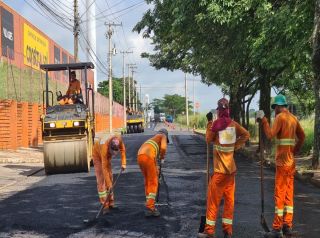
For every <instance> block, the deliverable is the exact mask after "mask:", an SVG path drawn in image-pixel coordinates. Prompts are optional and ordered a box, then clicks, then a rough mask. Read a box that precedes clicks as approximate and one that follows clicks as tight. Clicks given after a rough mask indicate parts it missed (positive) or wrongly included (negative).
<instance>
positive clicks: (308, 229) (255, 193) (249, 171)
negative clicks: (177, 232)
mask: <svg viewBox="0 0 320 238" xmlns="http://www.w3.org/2000/svg"><path fill="white" fill-rule="evenodd" d="M191 137H192V138H193V140H194V142H192V139H191ZM191 137H190V136H189V137H181V136H178V137H177V141H178V143H179V147H178V148H179V149H180V151H182V152H183V153H184V154H185V156H186V157H188V156H192V157H194V159H197V157H196V156H195V155H196V154H197V153H203V151H205V148H206V147H205V142H204V139H203V138H202V137H198V136H191ZM201 141H202V142H201ZM192 143H194V146H192ZM201 145H202V147H201ZM192 148H194V149H192ZM202 159H204V155H203V156H202ZM235 159H236V163H237V168H238V170H237V174H236V192H235V211H234V221H233V222H234V223H233V228H234V234H235V237H261V234H262V228H261V226H260V214H261V196H260V192H261V190H260V166H259V163H257V162H253V161H251V160H249V159H247V158H243V157H241V156H239V155H237V156H236V158H235ZM210 165H211V166H212V161H211V162H210ZM211 170H212V168H211ZM264 173H265V181H264V183H265V217H266V219H267V222H268V224H269V227H270V228H272V221H273V216H274V199H273V194H274V176H275V173H274V171H273V170H272V169H264ZM181 199H182V198H181ZM222 204H223V202H222ZM319 205H320V193H319V189H318V188H316V187H314V186H312V185H310V184H307V183H302V182H300V181H295V213H294V229H295V230H297V231H298V232H299V234H300V237H311V238H313V237H314V238H316V237H319V235H318V234H319V229H320V228H319V225H318V221H319V218H320V207H319ZM204 207H205V205H204ZM204 213H205V209H203V211H202V214H204ZM221 214H222V206H220V213H219V218H218V225H217V234H221V233H222V231H221ZM218 237H219V236H218Z"/></svg>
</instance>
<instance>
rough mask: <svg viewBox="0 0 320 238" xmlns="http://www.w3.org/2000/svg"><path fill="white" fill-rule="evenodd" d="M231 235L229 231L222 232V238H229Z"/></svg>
mask: <svg viewBox="0 0 320 238" xmlns="http://www.w3.org/2000/svg"><path fill="white" fill-rule="evenodd" d="M231 237H232V235H231V234H229V233H224V238H231Z"/></svg>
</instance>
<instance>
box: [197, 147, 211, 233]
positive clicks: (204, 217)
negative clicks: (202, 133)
mask: <svg viewBox="0 0 320 238" xmlns="http://www.w3.org/2000/svg"><path fill="white" fill-rule="evenodd" d="M209 157H210V145H209V144H208V143H207V180H206V185H207V193H206V195H207V196H208V186H209V180H210V177H209ZM205 225H206V216H201V218H200V226H199V233H203V232H204V227H205Z"/></svg>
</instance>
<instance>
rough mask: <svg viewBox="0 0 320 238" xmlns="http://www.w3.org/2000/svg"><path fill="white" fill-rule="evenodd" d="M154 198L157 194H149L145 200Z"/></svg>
mask: <svg viewBox="0 0 320 238" xmlns="http://www.w3.org/2000/svg"><path fill="white" fill-rule="evenodd" d="M156 196H157V194H155V193H149V194H148V195H147V196H146V198H147V200H148V199H156Z"/></svg>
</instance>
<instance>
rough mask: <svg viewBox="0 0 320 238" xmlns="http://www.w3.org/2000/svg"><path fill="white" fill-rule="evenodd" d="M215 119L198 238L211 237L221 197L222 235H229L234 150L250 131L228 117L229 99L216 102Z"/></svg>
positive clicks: (232, 206)
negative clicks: (211, 169) (211, 170)
mask: <svg viewBox="0 0 320 238" xmlns="http://www.w3.org/2000/svg"><path fill="white" fill-rule="evenodd" d="M217 112H218V119H217V120H215V121H214V122H213V124H212V135H211V141H213V143H214V158H215V159H214V174H213V176H212V178H211V180H210V182H209V187H208V194H207V213H206V224H205V228H204V231H203V232H201V233H199V234H198V237H199V238H207V237H208V238H214V237H216V236H215V230H216V220H217V216H218V211H219V205H220V202H221V199H222V198H224V209H223V215H222V226H223V227H222V228H223V232H224V237H225V238H230V237H231V236H232V223H233V210H234V192H235V173H236V165H235V162H234V159H233V155H234V151H235V150H237V149H239V148H241V147H242V146H243V145H244V143H245V142H246V141H247V140H248V139H249V132H248V131H247V130H245V129H244V128H243V127H242V126H240V125H239V124H238V123H237V122H235V121H233V120H231V118H230V111H229V102H228V100H227V99H225V98H222V99H220V100H219V101H218V108H217Z"/></svg>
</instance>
